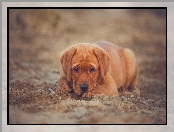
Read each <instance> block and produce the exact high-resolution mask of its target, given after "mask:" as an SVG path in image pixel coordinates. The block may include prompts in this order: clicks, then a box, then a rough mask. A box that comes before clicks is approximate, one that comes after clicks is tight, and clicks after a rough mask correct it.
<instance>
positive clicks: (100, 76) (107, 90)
mask: <svg viewBox="0 0 174 132" xmlns="http://www.w3.org/2000/svg"><path fill="white" fill-rule="evenodd" d="M60 61H61V64H62V70H61V75H60V78H59V80H58V85H59V86H58V90H57V91H58V92H62V91H66V92H70V91H74V93H75V94H76V95H79V96H83V97H90V98H91V97H92V96H94V95H96V94H105V95H118V89H120V90H119V91H123V92H126V91H132V90H134V89H135V87H136V85H137V81H138V64H137V62H136V59H135V55H134V53H133V52H132V51H131V50H130V49H127V48H122V47H119V46H116V45H114V44H112V43H110V42H104V41H101V42H96V43H95V44H76V45H73V46H72V47H70V48H69V49H68V50H66V51H65V52H64V53H63V55H62V57H61V59H60ZM82 84H87V86H88V88H87V90H86V91H83V90H82V89H81V85H82Z"/></svg>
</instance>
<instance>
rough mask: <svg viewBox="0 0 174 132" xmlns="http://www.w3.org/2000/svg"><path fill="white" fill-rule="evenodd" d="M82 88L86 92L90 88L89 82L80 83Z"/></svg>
mask: <svg viewBox="0 0 174 132" xmlns="http://www.w3.org/2000/svg"><path fill="white" fill-rule="evenodd" d="M80 89H81V90H82V91H83V92H86V91H87V90H88V84H86V83H82V84H80Z"/></svg>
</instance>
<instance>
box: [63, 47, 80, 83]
mask: <svg viewBox="0 0 174 132" xmlns="http://www.w3.org/2000/svg"><path fill="white" fill-rule="evenodd" d="M76 51H77V49H76V48H74V47H71V48H70V49H68V50H67V51H65V53H64V54H63V55H62V57H61V59H60V62H61V64H62V68H63V71H64V73H65V75H66V78H67V80H68V81H70V80H71V63H72V58H73V56H74V55H75V54H76Z"/></svg>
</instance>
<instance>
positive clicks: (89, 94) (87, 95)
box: [82, 92, 95, 100]
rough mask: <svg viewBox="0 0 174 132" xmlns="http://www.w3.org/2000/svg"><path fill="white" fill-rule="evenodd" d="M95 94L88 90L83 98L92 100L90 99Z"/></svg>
mask: <svg viewBox="0 0 174 132" xmlns="http://www.w3.org/2000/svg"><path fill="white" fill-rule="evenodd" d="M94 96H95V95H94V94H93V93H91V92H88V93H84V94H83V95H82V98H83V99H85V100H90V99H92V98H93V97H94Z"/></svg>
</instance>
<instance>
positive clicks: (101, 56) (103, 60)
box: [94, 47, 110, 80]
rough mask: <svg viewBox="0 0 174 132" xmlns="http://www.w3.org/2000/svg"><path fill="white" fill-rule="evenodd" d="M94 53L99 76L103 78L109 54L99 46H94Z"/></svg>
mask: <svg viewBox="0 0 174 132" xmlns="http://www.w3.org/2000/svg"><path fill="white" fill-rule="evenodd" d="M94 55H95V56H96V57H97V60H98V62H99V66H100V76H101V78H102V80H104V79H105V75H106V73H107V72H108V70H109V65H110V56H109V55H108V53H107V52H105V51H104V50H103V49H101V48H100V47H96V48H94Z"/></svg>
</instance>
